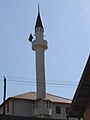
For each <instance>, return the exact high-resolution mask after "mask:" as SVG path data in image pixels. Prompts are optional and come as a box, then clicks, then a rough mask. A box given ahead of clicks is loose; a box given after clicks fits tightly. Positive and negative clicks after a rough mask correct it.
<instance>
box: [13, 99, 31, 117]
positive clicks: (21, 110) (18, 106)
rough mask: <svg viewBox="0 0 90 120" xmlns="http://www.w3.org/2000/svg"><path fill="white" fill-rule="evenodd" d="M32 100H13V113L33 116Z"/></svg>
mask: <svg viewBox="0 0 90 120" xmlns="http://www.w3.org/2000/svg"><path fill="white" fill-rule="evenodd" d="M32 109H33V106H32V101H27V100H18V99H15V100H13V101H12V114H13V115H17V116H32Z"/></svg>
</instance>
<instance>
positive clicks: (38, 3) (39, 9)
mask: <svg viewBox="0 0 90 120" xmlns="http://www.w3.org/2000/svg"><path fill="white" fill-rule="evenodd" d="M38 14H40V7H39V3H38Z"/></svg>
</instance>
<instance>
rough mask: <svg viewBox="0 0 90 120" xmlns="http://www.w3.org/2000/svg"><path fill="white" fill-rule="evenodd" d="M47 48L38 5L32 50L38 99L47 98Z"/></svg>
mask: <svg viewBox="0 0 90 120" xmlns="http://www.w3.org/2000/svg"><path fill="white" fill-rule="evenodd" d="M47 48H48V46H47V41H46V40H44V28H43V25H42V21H41V17H40V11H39V5H38V15H37V20H36V25H35V40H34V41H33V42H32V50H34V51H35V53H36V87H37V99H44V98H46V87H45V63H44V51H45V50H46V49H47Z"/></svg>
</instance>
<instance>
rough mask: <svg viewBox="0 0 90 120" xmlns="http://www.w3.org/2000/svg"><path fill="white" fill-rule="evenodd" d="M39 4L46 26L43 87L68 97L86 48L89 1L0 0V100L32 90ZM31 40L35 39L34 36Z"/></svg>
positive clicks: (88, 48)
mask: <svg viewBox="0 0 90 120" xmlns="http://www.w3.org/2000/svg"><path fill="white" fill-rule="evenodd" d="M38 3H39V5H40V14H41V19H42V22H43V26H44V35H45V37H44V39H45V40H47V41H48V50H47V51H45V78H46V91H47V93H51V94H54V95H57V96H62V97H65V98H69V99H72V98H73V96H74V93H75V91H76V88H77V85H78V83H79V81H80V78H81V75H82V73H83V70H84V67H85V64H86V61H87V59H88V56H89V53H90V0H0V104H1V103H2V102H3V78H4V76H5V77H6V79H7V93H6V98H8V97H11V96H15V95H17V94H22V93H25V92H30V91H36V63H35V52H34V51H32V44H31V43H30V42H29V41H28V37H29V34H30V33H32V34H33V35H34V34H35V31H34V27H35V22H36V18H37V10H38ZM34 39H35V38H34Z"/></svg>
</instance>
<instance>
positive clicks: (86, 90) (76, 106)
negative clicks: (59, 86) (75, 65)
mask: <svg viewBox="0 0 90 120" xmlns="http://www.w3.org/2000/svg"><path fill="white" fill-rule="evenodd" d="M89 97H90V55H89V57H88V60H87V63H86V66H85V69H84V71H83V74H82V76H81V79H80V82H79V84H78V87H77V90H76V92H75V95H74V98H73V100H72V103H71V107H70V109H69V112H68V117H83V114H84V111H85V107H86V104H87V102H88V99H89Z"/></svg>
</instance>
